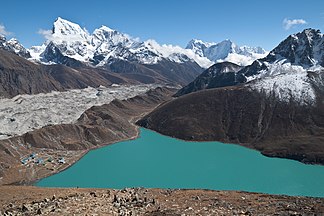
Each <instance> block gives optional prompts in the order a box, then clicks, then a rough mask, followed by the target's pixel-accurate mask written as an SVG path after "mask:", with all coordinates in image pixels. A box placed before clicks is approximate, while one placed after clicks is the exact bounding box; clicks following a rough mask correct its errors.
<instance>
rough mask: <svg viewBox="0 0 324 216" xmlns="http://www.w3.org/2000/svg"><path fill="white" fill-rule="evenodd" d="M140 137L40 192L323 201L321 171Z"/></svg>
mask: <svg viewBox="0 0 324 216" xmlns="http://www.w3.org/2000/svg"><path fill="white" fill-rule="evenodd" d="M140 130H141V133H140V137H139V138H137V139H135V140H130V141H124V142H119V143H116V144H113V145H109V146H106V147H103V148H100V149H96V150H92V151H90V152H89V153H88V154H86V155H85V156H84V157H83V158H82V159H81V160H80V161H78V162H77V163H76V164H74V165H73V166H71V167H70V168H68V169H67V170H65V171H63V172H61V173H58V174H56V175H53V176H50V177H48V178H45V179H42V180H41V181H39V182H38V183H37V184H36V185H37V186H43V187H77V186H78V187H97V188H116V189H119V188H125V187H146V188H188V189H189V188H200V189H214V190H243V191H250V192H263V193H269V194H286V195H300V196H314V197H324V166H319V165H306V164H303V163H300V162H298V161H293V160H287V159H279V158H268V157H265V156H263V155H262V154H260V153H259V152H257V151H254V150H251V149H247V148H244V147H241V146H238V145H233V144H224V143H220V142H186V141H181V140H178V139H174V138H170V137H167V136H163V135H160V134H158V133H156V132H153V131H150V130H147V129H143V128H141V129H140Z"/></svg>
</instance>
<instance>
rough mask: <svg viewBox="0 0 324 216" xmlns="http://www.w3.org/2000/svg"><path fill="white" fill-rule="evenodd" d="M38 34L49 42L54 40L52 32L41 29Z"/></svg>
mask: <svg viewBox="0 0 324 216" xmlns="http://www.w3.org/2000/svg"><path fill="white" fill-rule="evenodd" d="M37 33H38V34H40V35H43V36H44V38H46V39H47V40H50V39H52V30H45V29H39V30H38V32H37Z"/></svg>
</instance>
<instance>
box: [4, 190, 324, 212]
mask: <svg viewBox="0 0 324 216" xmlns="http://www.w3.org/2000/svg"><path fill="white" fill-rule="evenodd" d="M0 209H1V211H0V215H322V214H324V199H323V198H308V197H307V198H306V197H290V196H281V195H278V196H277V195H266V194H257V193H247V192H235V191H210V190H169V189H144V188H132V189H123V190H113V189H77V188H69V189H67V188H66V189H62V188H37V187H31V186H2V187H0Z"/></svg>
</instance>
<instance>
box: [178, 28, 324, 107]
mask: <svg viewBox="0 0 324 216" xmlns="http://www.w3.org/2000/svg"><path fill="white" fill-rule="evenodd" d="M200 45H201V46H203V47H204V46H206V45H204V44H203V43H200ZM207 45H208V46H209V47H211V45H210V44H207ZM206 47H207V46H206ZM234 47H235V46H234ZM196 48H197V47H196ZM196 51H197V52H198V53H199V52H200V51H201V50H200V49H196ZM257 51H260V52H262V51H261V49H260V50H257ZM200 53H201V52H200ZM224 64H225V63H218V64H216V65H214V66H212V67H210V68H209V69H207V70H206V71H205V72H203V73H202V74H201V75H200V76H199V77H197V78H196V80H194V81H193V82H192V83H190V84H189V85H188V86H186V87H184V88H183V89H181V90H180V91H179V92H178V93H177V95H183V94H187V93H190V92H193V91H197V90H201V89H204V88H215V87H222V86H232V85H237V84H242V83H244V84H246V85H245V86H246V87H248V88H250V89H251V90H257V91H259V92H266V93H267V94H268V95H275V96H276V97H277V98H278V99H279V100H280V101H285V102H289V101H291V100H293V101H297V102H299V103H300V104H314V103H315V102H316V94H317V93H316V91H317V92H318V91H319V90H320V91H323V90H324V85H323V76H324V75H323V74H324V68H323V67H324V37H323V34H322V33H321V32H320V31H319V30H315V29H305V30H304V31H302V32H299V33H297V34H293V35H290V36H289V37H287V38H286V39H285V40H284V41H282V42H281V43H280V44H279V45H278V46H277V47H276V48H274V49H273V50H272V51H271V52H270V53H269V54H268V55H267V56H266V57H264V58H262V59H258V60H255V61H254V62H253V63H252V64H251V65H248V66H246V67H243V68H241V69H240V70H238V67H233V66H232V65H231V67H228V65H227V63H226V64H225V65H224ZM224 67H225V68H226V70H220V68H224ZM201 83H203V84H201ZM215 83H217V85H215Z"/></svg>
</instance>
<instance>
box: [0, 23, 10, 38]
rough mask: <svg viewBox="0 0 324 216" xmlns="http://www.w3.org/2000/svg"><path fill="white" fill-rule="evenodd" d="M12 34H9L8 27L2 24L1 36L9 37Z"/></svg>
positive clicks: (0, 26)
mask: <svg viewBox="0 0 324 216" xmlns="http://www.w3.org/2000/svg"><path fill="white" fill-rule="evenodd" d="M11 34H12V33H11V32H8V31H7V30H6V27H5V26H4V25H1V24H0V35H4V36H8V35H11Z"/></svg>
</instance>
